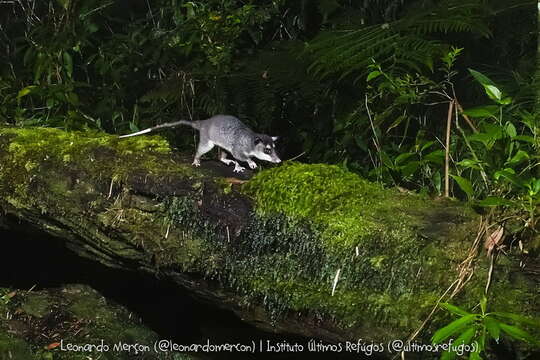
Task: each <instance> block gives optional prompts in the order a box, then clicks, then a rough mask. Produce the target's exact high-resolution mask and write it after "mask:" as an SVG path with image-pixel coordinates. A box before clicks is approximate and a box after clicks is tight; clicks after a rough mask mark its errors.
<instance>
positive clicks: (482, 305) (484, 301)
mask: <svg viewBox="0 0 540 360" xmlns="http://www.w3.org/2000/svg"><path fill="white" fill-rule="evenodd" d="M480 309H481V310H482V314H485V313H486V309H487V298H486V296H482V298H481V299H480Z"/></svg>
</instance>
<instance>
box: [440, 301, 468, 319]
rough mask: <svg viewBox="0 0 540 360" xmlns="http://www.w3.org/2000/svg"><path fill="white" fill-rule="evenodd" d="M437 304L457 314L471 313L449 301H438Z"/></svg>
mask: <svg viewBox="0 0 540 360" xmlns="http://www.w3.org/2000/svg"><path fill="white" fill-rule="evenodd" d="M439 306H440V307H442V308H444V309H446V310H448V311H450V312H451V313H452V314H456V315H459V316H465V315H471V313H470V312H468V311H466V310H464V309H462V308H460V307H457V306H455V305H452V304H449V303H440V304H439Z"/></svg>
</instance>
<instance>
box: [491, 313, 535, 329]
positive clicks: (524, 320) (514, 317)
mask: <svg viewBox="0 0 540 360" xmlns="http://www.w3.org/2000/svg"><path fill="white" fill-rule="evenodd" d="M491 314H492V315H495V316H498V317H502V318H506V319H511V320H514V321H515V322H518V323H523V324H527V325H531V326H534V327H537V328H540V319H533V318H529V317H526V316H523V315H518V314H512V313H507V312H493V313H491Z"/></svg>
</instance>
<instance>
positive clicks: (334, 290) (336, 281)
mask: <svg viewBox="0 0 540 360" xmlns="http://www.w3.org/2000/svg"><path fill="white" fill-rule="evenodd" d="M340 272H341V269H338V270H337V272H336V276H335V277H334V283H333V284H332V296H334V293H335V292H336V286H337V283H338V280H339V273H340Z"/></svg>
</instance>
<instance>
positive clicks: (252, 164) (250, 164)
mask: <svg viewBox="0 0 540 360" xmlns="http://www.w3.org/2000/svg"><path fill="white" fill-rule="evenodd" d="M247 163H248V165H249V168H250V169H255V168H256V167H257V164H256V163H255V161H252V160H248V162H247Z"/></svg>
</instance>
